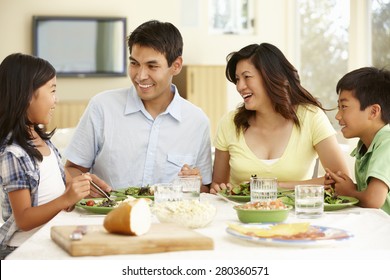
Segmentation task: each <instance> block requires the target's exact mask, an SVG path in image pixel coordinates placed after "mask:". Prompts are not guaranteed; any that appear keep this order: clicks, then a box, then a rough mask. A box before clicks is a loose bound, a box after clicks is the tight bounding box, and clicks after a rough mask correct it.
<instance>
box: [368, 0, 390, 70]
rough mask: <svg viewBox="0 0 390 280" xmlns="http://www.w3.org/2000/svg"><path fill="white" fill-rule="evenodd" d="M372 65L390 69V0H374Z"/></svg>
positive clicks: (372, 9)
mask: <svg viewBox="0 0 390 280" xmlns="http://www.w3.org/2000/svg"><path fill="white" fill-rule="evenodd" d="M371 38H372V40H371V41H372V42H371V44H372V45H371V47H372V55H371V56H372V65H374V66H375V67H378V68H383V67H386V68H387V69H390V0H372V4H371Z"/></svg>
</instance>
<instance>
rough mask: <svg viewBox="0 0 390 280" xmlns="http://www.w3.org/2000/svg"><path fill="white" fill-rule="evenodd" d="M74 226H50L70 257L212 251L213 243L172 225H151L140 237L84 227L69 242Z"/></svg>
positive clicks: (97, 227)
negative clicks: (84, 229) (75, 238)
mask: <svg viewBox="0 0 390 280" xmlns="http://www.w3.org/2000/svg"><path fill="white" fill-rule="evenodd" d="M75 229H76V226H53V227H52V228H51V233H50V235H51V239H52V240H53V241H54V242H55V243H57V244H58V245H59V246H60V247H61V248H63V249H64V250H65V251H67V252H68V253H69V254H70V255H71V256H102V255H117V254H150V253H161V252H170V251H183V250H213V249H214V242H213V240H212V239H211V238H209V237H206V236H204V235H202V234H200V233H197V232H195V231H193V230H190V229H187V228H184V227H180V226H178V225H174V224H152V226H151V228H150V230H149V231H148V233H146V234H144V235H141V236H129V235H120V234H112V233H109V232H107V231H106V230H105V229H104V227H103V226H102V225H91V226H88V227H87V233H86V234H85V235H84V236H83V238H82V239H81V240H78V241H74V240H71V239H70V234H71V233H72V232H73V231H74V230H75Z"/></svg>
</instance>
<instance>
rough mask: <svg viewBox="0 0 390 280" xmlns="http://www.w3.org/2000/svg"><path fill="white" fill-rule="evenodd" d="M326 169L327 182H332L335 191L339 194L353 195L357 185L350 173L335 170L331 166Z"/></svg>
mask: <svg viewBox="0 0 390 280" xmlns="http://www.w3.org/2000/svg"><path fill="white" fill-rule="evenodd" d="M325 171H326V175H325V183H326V182H330V185H331V186H332V187H333V188H334V191H335V193H337V194H338V195H346V196H353V193H354V192H356V186H355V183H354V182H353V181H352V179H351V178H350V177H349V176H348V175H346V174H344V173H343V172H341V171H337V172H333V171H331V170H330V169H329V168H326V169H325ZM332 181H333V183H332Z"/></svg>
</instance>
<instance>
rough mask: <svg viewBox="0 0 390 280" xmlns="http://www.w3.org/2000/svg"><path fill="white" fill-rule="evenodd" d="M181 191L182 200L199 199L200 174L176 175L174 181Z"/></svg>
mask: <svg viewBox="0 0 390 280" xmlns="http://www.w3.org/2000/svg"><path fill="white" fill-rule="evenodd" d="M174 184H175V185H179V187H180V188H181V191H182V195H183V200H193V199H195V200H199V198H200V187H201V184H202V180H201V177H200V176H195V175H191V176H178V177H177V178H176V180H175V181H174Z"/></svg>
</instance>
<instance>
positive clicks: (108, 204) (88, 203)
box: [80, 198, 121, 207]
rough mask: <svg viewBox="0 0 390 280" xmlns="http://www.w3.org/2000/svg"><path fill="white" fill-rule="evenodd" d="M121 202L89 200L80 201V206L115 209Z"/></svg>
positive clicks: (105, 199)
mask: <svg viewBox="0 0 390 280" xmlns="http://www.w3.org/2000/svg"><path fill="white" fill-rule="evenodd" d="M120 203H121V202H120V201H116V200H108V199H107V198H104V199H96V200H94V199H89V200H87V201H85V200H84V201H81V202H80V204H81V205H86V206H90V207H117V206H118V205H119V204H120Z"/></svg>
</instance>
